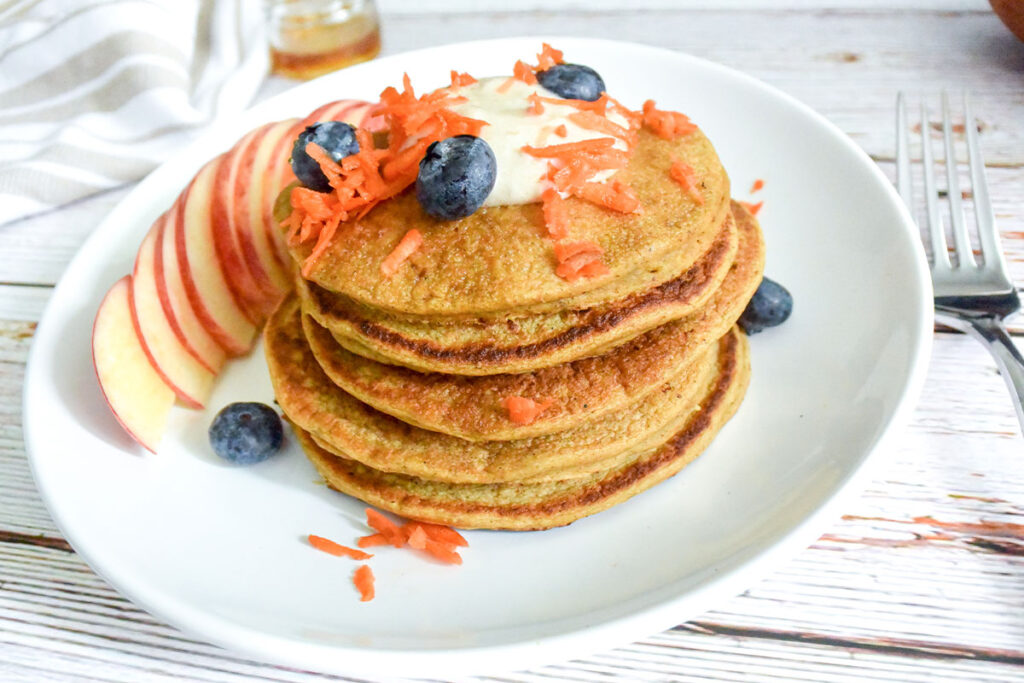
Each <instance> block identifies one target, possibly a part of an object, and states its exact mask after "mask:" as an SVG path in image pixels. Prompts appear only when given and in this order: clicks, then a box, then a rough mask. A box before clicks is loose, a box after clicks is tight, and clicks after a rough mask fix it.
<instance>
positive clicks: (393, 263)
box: [380, 228, 423, 277]
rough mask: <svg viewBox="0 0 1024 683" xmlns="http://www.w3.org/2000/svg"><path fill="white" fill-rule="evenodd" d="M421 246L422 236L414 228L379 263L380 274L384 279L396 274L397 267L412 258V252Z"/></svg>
mask: <svg viewBox="0 0 1024 683" xmlns="http://www.w3.org/2000/svg"><path fill="white" fill-rule="evenodd" d="M421 244H423V235H421V234H420V231H419V230H417V229H416V228H413V229H412V230H410V231H409V232H407V233H405V236H404V237H402V239H401V241H399V243H398V245H397V246H395V248H394V249H393V250H392V251H391V253H390V254H388V255H387V256H386V257H385V258H384V260H383V261H381V263H380V272H381V273H382V274H383V275H384V277H391V276H392V275H394V274H395V273H397V272H398V268H399V266H401V265H402V264H403V263H405V261H406V259H408V258H409V257H410V256H412V254H413V252H415V251H416V250H417V249H419V248H420V245H421Z"/></svg>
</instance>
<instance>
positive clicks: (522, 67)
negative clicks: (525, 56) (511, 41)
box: [512, 59, 537, 85]
mask: <svg viewBox="0 0 1024 683" xmlns="http://www.w3.org/2000/svg"><path fill="white" fill-rule="evenodd" d="M512 78H514V79H516V80H517V81H522V82H523V83H526V84H527V85H533V84H534V83H536V82H537V75H536V74H535V73H534V72H533V67H531V66H530V65H529V64H527V63H526V62H524V61H523V60H521V59H520V60H519V61H517V62H516V64H515V66H513V67H512Z"/></svg>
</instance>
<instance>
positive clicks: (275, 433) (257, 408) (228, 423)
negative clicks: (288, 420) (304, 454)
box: [210, 403, 284, 465]
mask: <svg viewBox="0 0 1024 683" xmlns="http://www.w3.org/2000/svg"><path fill="white" fill-rule="evenodd" d="M283 439H284V430H283V428H282V427H281V418H280V417H278V416H277V413H276V412H274V409H273V408H271V407H270V406H268V405H266V404H264V403H231V404H229V405H227V406H225V407H224V409H223V410H221V411H220V412H219V413H217V417H215V418H213V422H212V423H210V446H212V447H213V452H214V453H216V454H217V455H219V456H220V457H222V458H224V459H225V460H228V461H230V462H234V463H238V464H240V465H251V464H253V463H257V462H262V461H263V460H266V459H267V458H269V457H270V456H272V455H273V454H274V453H276V452H277V451H278V449H280V448H281V442H282V441H283Z"/></svg>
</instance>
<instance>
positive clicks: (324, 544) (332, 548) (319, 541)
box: [308, 534, 373, 560]
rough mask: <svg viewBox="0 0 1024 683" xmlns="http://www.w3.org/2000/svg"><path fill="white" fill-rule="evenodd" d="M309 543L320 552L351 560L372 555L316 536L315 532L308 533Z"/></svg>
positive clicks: (365, 558) (368, 557) (364, 558)
mask: <svg viewBox="0 0 1024 683" xmlns="http://www.w3.org/2000/svg"><path fill="white" fill-rule="evenodd" d="M308 538H309V544H310V545H311V546H313V547H314V548H316V549H317V550H319V551H321V552H325V553H327V554H328V555H334V556H335V557H342V556H346V557H351V558H352V559H353V560H368V559H370V558H371V557H373V555H371V554H369V553H364V552H363V551H361V550H356V549H355V548H349V547H348V546H344V545H341V544H340V543H335V542H334V541H332V540H330V539H328V538H324V537H323V536H317V535H315V534H310V535H309V537H308Z"/></svg>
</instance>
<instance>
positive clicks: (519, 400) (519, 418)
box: [502, 396, 554, 425]
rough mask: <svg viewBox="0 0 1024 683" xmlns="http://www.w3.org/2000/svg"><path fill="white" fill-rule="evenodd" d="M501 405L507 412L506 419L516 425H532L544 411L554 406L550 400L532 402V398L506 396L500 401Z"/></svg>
mask: <svg viewBox="0 0 1024 683" xmlns="http://www.w3.org/2000/svg"><path fill="white" fill-rule="evenodd" d="M502 405H503V406H504V407H505V410H506V411H507V412H508V419H509V420H511V421H512V422H515V423H516V424H517V425H528V424H533V423H534V422H535V421H536V420H537V418H538V417H539V416H540V414H541V413H543V412H544V411H545V410H547V409H548V408H550V407H551V406H552V405H554V401H552V400H551V399H545V400H543V401H540V402H538V401H534V400H533V399H532V398H524V397H522V396H506V397H505V398H504V399H502Z"/></svg>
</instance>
